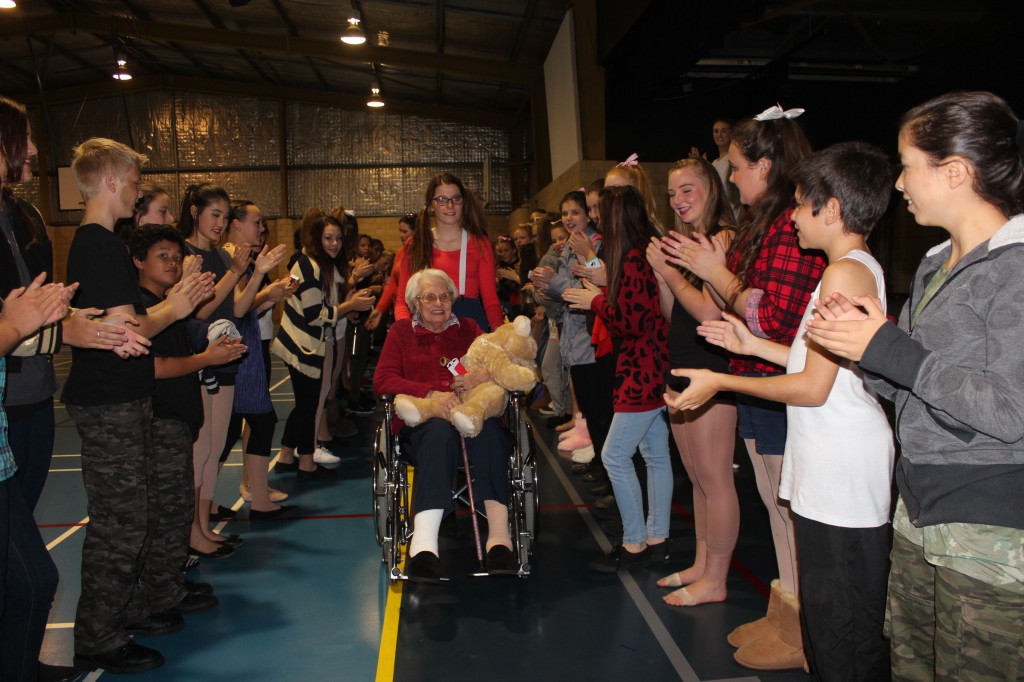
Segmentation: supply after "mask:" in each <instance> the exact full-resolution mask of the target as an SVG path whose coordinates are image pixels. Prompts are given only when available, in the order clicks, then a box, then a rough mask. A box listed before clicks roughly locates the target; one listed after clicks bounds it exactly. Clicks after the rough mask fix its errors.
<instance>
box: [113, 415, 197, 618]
mask: <svg viewBox="0 0 1024 682" xmlns="http://www.w3.org/2000/svg"><path fill="white" fill-rule="evenodd" d="M192 440H193V439H192V429H190V428H189V425H188V424H187V423H186V422H183V421H178V420H176V419H154V420H153V462H154V467H153V474H154V475H153V476H152V478H151V479H150V481H149V506H150V509H156V510H157V517H156V527H155V528H154V529H153V533H152V537H151V539H150V544H149V552H148V553H147V554H146V561H145V563H144V564H143V568H142V576H141V580H142V592H141V594H140V597H142V598H141V599H138V600H136V601H135V602H134V603H133V607H134V608H133V610H136V613H132V614H131V615H130V616H129V618H128V620H129V621H134V620H141V619H143V618H145V617H146V616H147V615H148V614H150V613H160V612H163V611H167V610H168V609H170V608H171V607H173V606H175V605H177V604H178V603H179V602H180V601H181V600H182V599H184V598H185V596H186V594H187V593H186V591H185V575H184V573H182V570H181V567H182V565H183V564H184V563H185V559H186V557H187V556H188V539H189V531H190V530H191V528H192V515H193V513H194V511H195V492H196V489H195V481H194V479H193V476H192Z"/></svg>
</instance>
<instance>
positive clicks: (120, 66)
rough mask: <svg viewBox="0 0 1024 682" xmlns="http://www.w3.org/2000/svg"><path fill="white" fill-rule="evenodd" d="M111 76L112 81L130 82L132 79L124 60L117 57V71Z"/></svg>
mask: <svg viewBox="0 0 1024 682" xmlns="http://www.w3.org/2000/svg"><path fill="white" fill-rule="evenodd" d="M112 75H113V77H114V80H119V81H130V80H131V79H132V74H131V72H130V71H129V70H128V62H127V61H126V60H125V58H124V57H122V56H120V55H118V57H117V70H116V71H114V73H113V74H112Z"/></svg>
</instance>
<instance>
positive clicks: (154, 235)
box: [129, 225, 245, 614]
mask: <svg viewBox="0 0 1024 682" xmlns="http://www.w3.org/2000/svg"><path fill="white" fill-rule="evenodd" d="M129 250H130V252H131V256H132V262H133V264H134V265H135V267H136V268H137V269H138V275H139V292H140V294H141V295H142V301H143V304H144V305H146V306H147V307H149V308H154V307H156V306H157V305H159V304H160V303H161V302H162V301H163V300H164V296H165V295H166V294H167V291H168V290H169V289H170V288H171V287H173V286H174V285H176V284H177V283H178V281H179V280H180V279H181V276H182V272H183V271H185V272H191V271H195V272H198V271H199V270H200V266H201V261H200V259H199V258H197V257H195V256H188V257H183V254H184V252H185V242H184V240H183V239H182V237H181V233H180V232H178V231H177V230H176V229H174V228H173V227H170V226H166V225H143V226H142V227H140V228H138V229H137V230H135V232H134V234H133V235H132V238H131V243H130V245H129ZM189 324H194V325H196V326H198V327H202V329H201V330H199V331H200V334H189V329H188V326H187V325H189ZM205 328H206V325H205V323H202V322H198V321H195V320H189V321H186V320H178V321H177V322H174V323H172V324H171V325H170V326H168V327H167V328H166V329H164V330H163V331H162V332H160V333H159V334H157V335H156V336H155V337H153V340H152V343H153V345H152V349H151V350H152V354H153V356H154V357H153V366H154V371H155V376H156V385H155V392H154V394H153V425H152V428H153V454H154V457H153V472H152V475H151V477H150V480H149V493H150V494H149V499H150V505H155V508H156V509H157V512H158V513H157V519H156V520H157V525H156V527H155V528H154V529H151V530H150V536H151V540H150V549H149V552H148V554H147V555H146V561H145V565H144V567H143V569H142V576H141V578H142V588H143V590H145V592H146V595H147V598H148V599H149V604H148V606H149V610H150V612H152V613H168V612H176V613H179V614H182V613H198V612H200V611H206V610H208V609H211V608H213V607H214V606H216V605H217V603H218V602H217V598H216V597H214V596H213V588H212V587H210V586H209V585H207V584H201V583H187V582H186V581H185V577H184V575H183V574H182V571H181V567H182V565H183V564H184V562H185V560H186V558H187V556H188V551H189V549H188V538H189V529H190V528H191V526H192V514H193V511H194V509H193V507H194V504H195V495H194V492H195V487H194V483H193V479H192V442H193V441H194V440H195V437H196V434H197V433H198V432H199V429H200V427H201V426H202V422H203V403H202V398H201V397H200V394H199V391H200V387H199V374H198V373H199V371H200V370H201V369H203V368H205V367H209V366H212V365H220V364H224V363H225V362H230V361H232V360H236V359H238V358H239V357H241V355H242V353H244V352H245V346H243V345H242V344H240V343H239V342H238V341H237V340H236V339H228V338H227V337H221V338H219V339H217V340H216V341H214V342H213V343H211V344H209V346H208V347H207V348H206V350H205V351H203V352H201V353H196V352H195V350H194V348H195V347H196V346H197V345H198V344H197V343H195V342H194V341H193V340H192V337H194V336H200V337H201V338H203V339H205V336H206V331H205Z"/></svg>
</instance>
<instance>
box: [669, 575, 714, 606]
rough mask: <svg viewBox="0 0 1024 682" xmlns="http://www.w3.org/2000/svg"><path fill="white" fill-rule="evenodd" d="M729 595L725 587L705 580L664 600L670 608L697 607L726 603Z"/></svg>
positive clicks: (671, 594)
mask: <svg viewBox="0 0 1024 682" xmlns="http://www.w3.org/2000/svg"><path fill="white" fill-rule="evenodd" d="M726 596H728V593H727V592H726V589H725V586H719V585H711V584H710V583H709V582H707V581H704V580H698V581H697V582H695V583H693V584H691V585H688V586H687V587H683V588H681V589H678V590H676V591H675V592H672V593H670V594H666V595H665V596H664V597H662V599H663V600H664V601H665V603H666V604H668V605H669V606H697V605H698V604H711V603H713V602H719V601H725V598H726Z"/></svg>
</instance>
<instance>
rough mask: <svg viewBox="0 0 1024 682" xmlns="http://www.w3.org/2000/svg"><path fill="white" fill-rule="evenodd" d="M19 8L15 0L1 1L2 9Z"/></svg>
mask: <svg viewBox="0 0 1024 682" xmlns="http://www.w3.org/2000/svg"><path fill="white" fill-rule="evenodd" d="M17 6H18V3H16V2H14V0H0V9H14V8H15V7H17Z"/></svg>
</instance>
